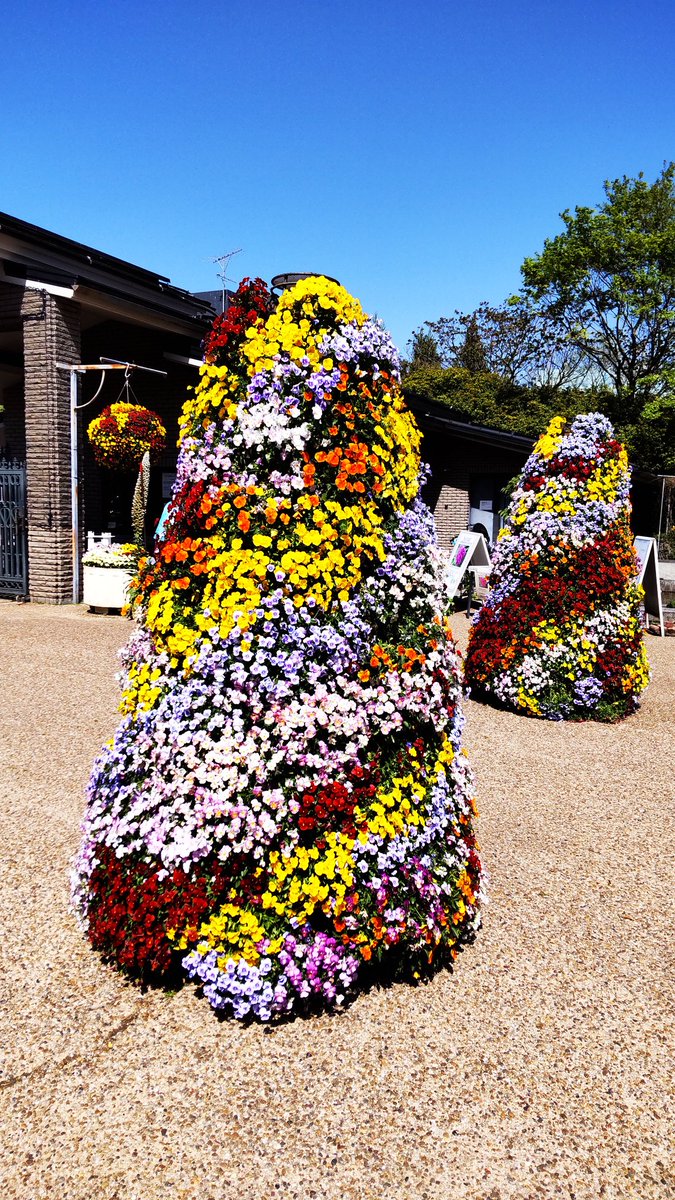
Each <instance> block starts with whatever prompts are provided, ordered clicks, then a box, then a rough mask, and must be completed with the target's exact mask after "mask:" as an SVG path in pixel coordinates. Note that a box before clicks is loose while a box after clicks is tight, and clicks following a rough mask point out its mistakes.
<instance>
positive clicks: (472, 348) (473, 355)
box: [457, 315, 488, 375]
mask: <svg viewBox="0 0 675 1200" xmlns="http://www.w3.org/2000/svg"><path fill="white" fill-rule="evenodd" d="M457 358H458V366H460V367H464V369H465V371H468V372H469V373H470V374H471V375H484V374H485V373H486V372H487V370H488V362H487V355H486V353H485V346H484V345H483V339H482V338H481V335H480V329H479V328H478V321H477V319H476V317H475V315H472V316H471V318H470V319H469V322H468V324H467V326H466V331H465V334H464V342H463V344H462V345H461V346H460V348H459V352H458V356H457Z"/></svg>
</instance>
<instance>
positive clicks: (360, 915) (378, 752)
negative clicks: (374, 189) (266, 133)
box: [74, 277, 481, 1020]
mask: <svg viewBox="0 0 675 1200" xmlns="http://www.w3.org/2000/svg"><path fill="white" fill-rule="evenodd" d="M181 424H182V441H181V449H180V457H179V463H178V476H177V481H176V486H175V491H174V495H173V498H172V502H171V507H170V512H169V519H168V523H167V527H166V530H165V535H164V538H163V540H162V541H161V543H160V544H159V545H158V546H157V547H156V551H155V554H154V557H152V558H148V559H146V560H145V561H143V560H142V562H141V566H140V571H139V576H138V579H137V581H136V586H135V603H136V609H137V613H138V615H139V616H140V628H139V631H138V633H137V634H136V635H135V636H134V638H133V639H132V642H131V643H130V645H129V647H128V649H127V651H126V657H125V664H126V678H125V683H124V695H123V704H122V708H123V713H124V716H123V719H122V721H121V723H120V725H119V728H118V730H117V732H116V734H115V737H114V739H113V741H112V743H111V744H110V746H108V747H106V748H105V749H104V750H103V751H102V753H101V755H100V757H99V759H98V760H97V762H96V764H95V767H94V771H93V774H92V777H91V781H90V785H89V792H88V808H87V814H86V820H85V826H84V840H83V844H82V849H81V852H80V855H79V858H78V860H77V864H76V869H75V872H74V902H75V905H76V907H77V910H78V913H79V916H80V919H81V921H82V923H83V926H84V928H85V929H86V931H87V935H88V937H89V939H90V941H91V942H92V944H93V946H94V947H96V949H98V950H100V951H102V952H103V954H104V955H105V956H107V957H108V958H109V959H111V960H113V961H114V962H116V963H117V964H118V965H119V966H120V967H121V968H123V969H124V970H125V971H127V972H129V973H131V974H133V975H136V976H140V977H148V976H157V975H161V974H162V973H166V972H169V971H172V970H176V969H178V970H182V971H183V972H184V973H185V974H186V975H187V976H188V977H189V978H191V979H193V980H195V981H196V982H197V983H199V984H200V985H201V986H202V987H203V989H204V993H205V995H206V997H207V998H208V1000H209V1001H210V1002H211V1004H212V1005H213V1006H214V1007H215V1008H217V1009H220V1010H222V1011H224V1012H226V1013H230V1014H233V1015H234V1016H235V1017H248V1016H249V1015H253V1016H256V1017H258V1018H260V1019H262V1020H268V1019H270V1018H271V1017H273V1016H275V1015H277V1014H283V1013H289V1012H291V1011H292V1010H294V1009H296V1008H298V1007H300V1006H306V1005H308V1004H310V1003H313V1004H331V1003H334V1002H339V1001H341V1000H343V999H344V998H345V997H346V995H347V994H348V993H349V992H350V991H352V990H353V989H355V988H356V987H357V986H358V984H359V982H360V981H361V980H363V979H364V978H365V977H366V976H367V975H368V974H369V973H370V974H372V972H373V971H379V970H383V971H384V970H386V971H387V973H388V974H395V973H396V972H399V973H401V974H402V975H403V976H414V975H419V974H420V973H421V972H423V971H428V970H430V969H431V968H432V967H434V966H435V965H437V964H441V963H444V962H447V961H449V960H451V958H453V957H454V956H455V955H456V953H457V949H458V947H459V946H460V945H461V944H462V943H463V942H465V941H467V940H469V939H470V938H471V937H472V936H473V934H474V931H475V930H476V928H477V926H478V924H479V920H480V913H479V907H480V900H481V877H480V863H479V860H478V857H477V854H476V846H475V837H474V833H473V828H472V818H473V811H474V801H473V788H472V781H471V776H470V773H469V770H468V766H467V762H466V758H465V755H464V753H463V751H462V749H461V730H462V717H461V713H460V708H459V695H460V689H459V675H458V659H457V654H456V651H455V647H454V644H453V641H452V638H451V635H450V630H449V626H448V621H447V615H446V614H447V599H446V593H445V590H444V583H443V566H442V560H441V557H440V554H439V551H438V547H437V545H436V537H435V531H434V523H433V520H432V517H431V514H430V513H429V511H428V510H427V509H426V508H425V506H424V505H423V504H422V503H421V501H420V499H419V495H418V493H419V486H420V483H419V466H420V463H419V452H418V447H419V433H418V431H417V428H416V426H415V423H414V421H413V419H412V417H411V416H410V414H409V413H408V412H407V411H406V409H405V407H404V405H403V401H402V398H401V393H400V389H399V374H398V357H397V353H396V350H395V349H394V346H393V345H392V343H391V341H390V339H389V337H388V335H387V334H386V332H385V331H384V329H383V328H382V326H381V325H380V324H379V323H378V322H377V321H373V320H371V319H369V318H368V317H367V316H366V315H365V314H364V312H363V311H362V309H361V306H360V304H359V303H358V301H357V300H355V299H354V298H353V297H352V296H350V295H349V294H348V293H347V292H346V291H345V290H344V289H343V288H342V287H340V286H339V285H337V284H335V283H333V282H331V281H329V280H327V279H325V278H323V277H311V278H307V279H304V280H301V281H300V282H299V283H297V284H296V285H295V286H294V287H293V288H291V289H290V290H289V291H287V292H285V293H284V294H283V295H282V297H281V299H280V301H279V303H278V305H277V307H276V309H275V310H273V309H272V303H271V299H270V296H269V293H268V291H267V289H266V287H265V286H264V285H263V284H262V283H261V282H260V281H259V280H257V281H255V282H253V283H250V282H248V281H245V283H244V284H243V285H242V286H241V288H240V289H239V292H238V294H237V297H236V300H235V302H234V303H233V304H232V306H231V307H230V309H229V311H228V313H227V314H226V316H225V317H224V318H221V319H220V320H219V321H218V322H216V326H215V328H214V331H213V333H212V335H211V337H210V338H209V339H208V341H207V346H206V361H205V364H204V367H203V369H202V374H201V381H200V383H199V386H198V387H197V389H196V391H195V393H194V394H193V396H192V397H191V398H190V399H189V400H188V401H187V403H186V405H185V408H184V411H183V416H182V421H181Z"/></svg>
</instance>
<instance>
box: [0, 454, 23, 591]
mask: <svg viewBox="0 0 675 1200" xmlns="http://www.w3.org/2000/svg"><path fill="white" fill-rule="evenodd" d="M27 592H28V551H27V545H26V464H25V463H21V462H7V461H6V460H4V459H2V460H0V596H25V595H26V594H27Z"/></svg>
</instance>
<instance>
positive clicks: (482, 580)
mask: <svg viewBox="0 0 675 1200" xmlns="http://www.w3.org/2000/svg"><path fill="white" fill-rule="evenodd" d="M471 574H472V575H473V598H474V600H480V601H481V603H482V601H483V600H486V599H487V596H488V592H489V591H490V568H489V567H472V568H471Z"/></svg>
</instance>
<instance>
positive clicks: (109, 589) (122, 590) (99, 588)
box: [82, 567, 133, 608]
mask: <svg viewBox="0 0 675 1200" xmlns="http://www.w3.org/2000/svg"><path fill="white" fill-rule="evenodd" d="M82 574H83V599H84V603H85V604H89V605H90V606H91V608H124V605H125V604H126V603H127V599H128V596H127V589H128V587H129V584H130V583H131V580H132V579H133V574H132V572H131V571H126V570H125V569H124V567H83V568H82Z"/></svg>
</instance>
